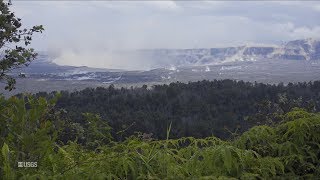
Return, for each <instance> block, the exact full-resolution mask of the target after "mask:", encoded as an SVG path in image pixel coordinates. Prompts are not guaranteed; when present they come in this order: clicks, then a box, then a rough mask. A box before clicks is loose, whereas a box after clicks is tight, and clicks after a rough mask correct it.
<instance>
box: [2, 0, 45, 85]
mask: <svg viewBox="0 0 320 180" xmlns="http://www.w3.org/2000/svg"><path fill="white" fill-rule="evenodd" d="M0 12H1V14H0V50H1V54H0V82H1V83H5V84H6V86H5V89H6V90H9V91H10V90H12V89H14V88H15V83H16V80H15V78H14V77H13V76H12V75H10V72H11V71H12V70H13V69H17V68H21V67H23V66H28V65H29V64H30V62H31V61H32V60H34V59H35V58H36V56H37V53H35V52H34V49H32V48H27V46H28V45H30V44H31V40H32V36H33V34H34V33H35V32H40V33H42V31H43V30H44V28H43V26H42V25H39V26H33V27H32V28H31V29H26V28H22V24H21V19H20V18H17V17H16V16H15V15H14V13H13V12H11V11H10V10H9V7H8V4H7V3H5V2H4V1H3V0H0Z"/></svg>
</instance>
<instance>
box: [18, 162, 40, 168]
mask: <svg viewBox="0 0 320 180" xmlns="http://www.w3.org/2000/svg"><path fill="white" fill-rule="evenodd" d="M37 166H38V165H37V162H18V167H25V168H26V167H37Z"/></svg>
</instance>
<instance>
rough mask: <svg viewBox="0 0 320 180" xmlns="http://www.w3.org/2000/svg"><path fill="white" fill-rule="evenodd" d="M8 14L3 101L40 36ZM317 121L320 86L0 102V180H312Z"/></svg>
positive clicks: (169, 88)
mask: <svg viewBox="0 0 320 180" xmlns="http://www.w3.org/2000/svg"><path fill="white" fill-rule="evenodd" d="M10 5H11V1H10V2H9V3H6V2H4V1H3V0H0V12H1V13H0V29H1V31H0V49H1V51H2V55H1V59H0V71H1V73H0V83H4V84H5V90H9V91H10V90H12V89H14V88H15V86H16V79H15V78H16V77H15V76H12V74H11V73H10V72H11V71H12V70H14V69H18V68H22V67H24V66H28V65H29V64H30V63H31V61H33V60H35V58H36V57H37V53H36V52H35V51H34V49H32V48H29V47H28V45H29V44H30V43H31V40H32V37H33V34H34V33H42V31H43V30H44V28H43V27H42V25H39V26H33V27H32V28H31V29H27V28H23V27H22V24H21V19H20V18H17V17H15V14H14V13H12V12H11V11H10V10H9V6H10ZM20 75H21V77H24V74H20ZM319 111H320V81H315V82H309V83H297V84H292V83H290V84H288V85H283V84H278V85H270V84H261V83H248V82H243V81H233V80H219V81H218V80H215V81H201V82H190V83H188V84H184V83H180V82H176V83H171V84H169V85H155V86H152V87H148V86H147V85H144V86H142V87H140V88H131V89H125V88H120V89H117V88H114V86H112V85H111V86H110V87H108V88H102V87H99V88H95V89H93V88H87V89H84V90H82V91H76V92H67V91H62V92H51V93H46V92H40V93H37V94H19V95H16V96H12V97H10V98H5V97H3V96H2V95H1V93H0V149H1V152H0V179H5V180H12V179H37V180H38V179H66V180H69V179H319V178H320V113H319Z"/></svg>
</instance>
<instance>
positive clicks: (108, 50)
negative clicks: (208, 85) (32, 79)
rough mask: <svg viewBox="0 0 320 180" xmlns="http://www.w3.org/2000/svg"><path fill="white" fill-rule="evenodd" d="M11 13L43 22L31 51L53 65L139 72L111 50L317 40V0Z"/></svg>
mask: <svg viewBox="0 0 320 180" xmlns="http://www.w3.org/2000/svg"><path fill="white" fill-rule="evenodd" d="M12 2H13V5H12V6H11V10H12V11H13V12H15V13H16V16H17V17H20V18H21V19H22V23H23V25H24V26H25V27H32V26H33V25H39V24H42V25H44V27H45V32H44V33H43V34H39V35H36V36H35V37H34V40H33V44H32V46H33V47H34V48H35V49H37V50H40V51H47V52H48V53H49V54H52V55H53V56H54V57H55V59H54V61H55V62H56V63H58V64H68V65H87V66H92V67H105V68H126V69H139V68H141V67H142V66H144V65H146V64H147V65H146V67H143V68H147V66H148V63H146V62H144V61H139V58H132V57H125V56H124V55H121V54H119V53H117V52H118V50H131V49H154V48H179V49H180V48H210V47H226V46H236V45H243V44H245V43H259V44H274V43H275V44H281V43H283V42H286V41H290V40H295V39H302V38H320V21H319V19H320V1H307V2H306V1H240V0H238V1H147V0H145V1H89V0H87V1H85V0H83V1H72V0H71V1H70V0H69V1H25V0H19V1H18V0H12Z"/></svg>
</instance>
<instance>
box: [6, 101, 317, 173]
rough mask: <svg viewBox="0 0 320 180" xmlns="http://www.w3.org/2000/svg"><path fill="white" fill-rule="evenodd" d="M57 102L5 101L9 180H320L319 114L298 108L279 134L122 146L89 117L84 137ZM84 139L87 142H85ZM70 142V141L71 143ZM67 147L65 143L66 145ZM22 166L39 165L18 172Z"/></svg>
mask: <svg viewBox="0 0 320 180" xmlns="http://www.w3.org/2000/svg"><path fill="white" fill-rule="evenodd" d="M56 101H57V98H53V99H51V100H46V99H45V98H34V97H32V96H27V97H24V98H17V97H11V98H10V99H4V98H2V99H0V123H1V124H0V132H1V137H0V144H1V145H2V150H1V156H0V162H1V166H0V167H1V169H0V171H1V177H4V179H17V178H21V179H188V178H190V179H192V178H197V179H198V178H202V179H217V178H218V179H232V178H235V179H270V178H273V179H283V178H284V179H293V178H297V177H300V178H303V179H314V178H316V177H320V159H319V158H320V114H319V113H308V112H306V111H305V110H303V109H298V108H294V109H293V110H292V111H290V112H289V113H287V114H285V115H284V116H282V118H281V121H280V123H279V124H276V125H274V126H266V125H261V126H255V127H253V128H251V129H250V130H248V131H246V132H245V133H243V134H242V135H240V136H236V137H234V138H233V139H230V140H226V141H224V140H221V139H219V138H216V137H213V136H212V137H207V138H199V139H197V138H193V137H183V138H179V139H171V138H170V137H171V136H170V134H171V131H172V130H173V129H174V128H176V127H175V126H171V125H169V126H168V127H167V133H166V135H165V136H166V138H165V139H163V140H153V139H152V138H144V136H143V135H141V134H139V133H138V134H135V135H132V136H130V137H127V138H126V139H125V140H123V141H115V140H113V138H112V135H111V127H110V126H109V125H108V124H107V121H102V120H101V119H100V117H99V116H97V115H94V114H90V113H85V114H83V116H84V117H85V120H86V123H85V125H84V126H83V127H82V129H81V131H80V130H79V131H68V130H69V128H68V127H70V126H77V125H76V124H75V123H73V122H70V121H68V120H66V119H64V118H66V117H65V112H63V110H57V109H55V108H53V107H54V104H55V103H56ZM79 133H80V134H79ZM67 136H69V137H70V139H74V138H75V139H74V140H69V141H65V139H66V137H67ZM62 139H63V141H62ZM17 162H37V167H36V168H32V167H29V168H19V167H18V166H17Z"/></svg>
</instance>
